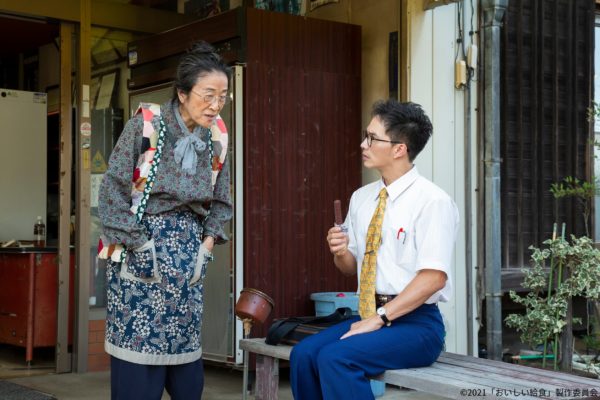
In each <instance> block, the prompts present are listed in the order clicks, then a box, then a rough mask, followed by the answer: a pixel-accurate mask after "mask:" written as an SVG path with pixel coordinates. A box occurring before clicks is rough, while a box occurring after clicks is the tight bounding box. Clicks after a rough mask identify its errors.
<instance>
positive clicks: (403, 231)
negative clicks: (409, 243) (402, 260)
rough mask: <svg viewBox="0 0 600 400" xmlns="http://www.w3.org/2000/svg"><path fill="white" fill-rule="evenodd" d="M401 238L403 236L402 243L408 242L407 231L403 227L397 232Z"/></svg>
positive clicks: (398, 237)
mask: <svg viewBox="0 0 600 400" xmlns="http://www.w3.org/2000/svg"><path fill="white" fill-rule="evenodd" d="M400 238H402V244H404V242H406V231H405V230H404V228H402V227H400V229H398V233H397V234H396V239H397V240H400Z"/></svg>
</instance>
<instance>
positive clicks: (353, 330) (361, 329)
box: [340, 315, 383, 340]
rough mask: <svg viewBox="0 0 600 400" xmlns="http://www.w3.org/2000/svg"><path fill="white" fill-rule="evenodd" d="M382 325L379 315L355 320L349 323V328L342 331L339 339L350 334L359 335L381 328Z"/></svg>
mask: <svg viewBox="0 0 600 400" xmlns="http://www.w3.org/2000/svg"><path fill="white" fill-rule="evenodd" d="M382 326H383V320H382V319H381V318H380V317H379V315H373V316H372V317H369V318H367V319H363V320H360V321H357V322H355V323H353V324H352V325H350V330H349V331H348V332H346V333H344V335H343V336H342V337H341V338H340V340H341V339H345V338H347V337H350V336H354V335H359V334H361V333H368V332H373V331H376V330H378V329H381V327H382Z"/></svg>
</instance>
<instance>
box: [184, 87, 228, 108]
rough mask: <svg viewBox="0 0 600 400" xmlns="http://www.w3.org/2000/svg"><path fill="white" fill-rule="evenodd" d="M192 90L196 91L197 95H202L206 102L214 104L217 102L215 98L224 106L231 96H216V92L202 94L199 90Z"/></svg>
mask: <svg viewBox="0 0 600 400" xmlns="http://www.w3.org/2000/svg"><path fill="white" fill-rule="evenodd" d="M190 92H192V93H194V94H195V95H196V96H198V97H200V98H201V99H202V100H203V101H204V102H205V103H209V104H213V103H214V102H215V100H217V101H218V103H219V105H220V106H223V105H225V104H226V103H227V102H228V101H229V96H227V95H223V96H215V95H214V94H205V95H202V94H200V93H198V92H194V91H193V90H190Z"/></svg>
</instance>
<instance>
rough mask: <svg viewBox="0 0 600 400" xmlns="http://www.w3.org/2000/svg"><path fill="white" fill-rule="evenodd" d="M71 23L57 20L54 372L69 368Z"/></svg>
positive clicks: (68, 369) (71, 128)
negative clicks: (56, 215) (57, 88)
mask: <svg viewBox="0 0 600 400" xmlns="http://www.w3.org/2000/svg"><path fill="white" fill-rule="evenodd" d="M73 31H74V29H73V24H70V23H68V22H61V24H60V141H59V143H60V174H59V187H58V188H59V210H60V212H59V216H58V241H59V243H58V282H57V288H58V303H57V306H56V316H57V317H56V318H57V321H56V373H59V374H60V373H62V372H69V371H70V370H71V357H70V355H69V351H68V348H69V343H68V342H69V330H70V329H72V327H71V326H69V282H70V279H69V278H70V277H69V274H70V265H69V264H70V260H71V249H70V248H69V246H70V229H69V226H70V220H71V174H72V172H73V171H72V167H71V163H72V161H73V160H72V159H73V157H72V153H73V146H72V130H73V126H72V119H71V118H72V117H71V113H72V111H71V109H72V106H71V104H72V99H71V85H72V80H71V71H72V64H73V60H72V57H71V53H72V49H73Z"/></svg>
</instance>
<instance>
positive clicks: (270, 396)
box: [255, 354, 279, 400]
mask: <svg viewBox="0 0 600 400" xmlns="http://www.w3.org/2000/svg"><path fill="white" fill-rule="evenodd" d="M278 392H279V359H277V358H273V357H269V356H263V355H262V354H257V355H256V393H255V399H256V400H277V398H278Z"/></svg>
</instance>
